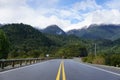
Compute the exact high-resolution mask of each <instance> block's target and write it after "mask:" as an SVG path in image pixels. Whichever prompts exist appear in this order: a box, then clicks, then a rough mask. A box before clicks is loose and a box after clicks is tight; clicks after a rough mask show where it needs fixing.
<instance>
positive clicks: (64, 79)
mask: <svg viewBox="0 0 120 80" xmlns="http://www.w3.org/2000/svg"><path fill="white" fill-rule="evenodd" d="M62 80H66V75H65V68H64V62H63V63H62Z"/></svg>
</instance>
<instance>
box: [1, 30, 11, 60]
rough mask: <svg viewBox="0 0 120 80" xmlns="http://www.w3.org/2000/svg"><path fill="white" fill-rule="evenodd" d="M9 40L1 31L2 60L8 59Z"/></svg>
mask: <svg viewBox="0 0 120 80" xmlns="http://www.w3.org/2000/svg"><path fill="white" fill-rule="evenodd" d="M9 47H10V45H9V40H8V38H7V37H6V35H5V33H4V32H3V31H2V30H0V59H6V58H7V56H8V52H9Z"/></svg>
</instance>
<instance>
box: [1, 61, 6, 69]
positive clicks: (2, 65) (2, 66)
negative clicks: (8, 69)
mask: <svg viewBox="0 0 120 80" xmlns="http://www.w3.org/2000/svg"><path fill="white" fill-rule="evenodd" d="M4 67H5V65H4V61H2V63H1V68H2V69H4Z"/></svg>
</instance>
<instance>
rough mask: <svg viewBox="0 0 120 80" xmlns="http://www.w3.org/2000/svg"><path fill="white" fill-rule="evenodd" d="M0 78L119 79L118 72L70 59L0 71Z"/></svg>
mask: <svg viewBox="0 0 120 80" xmlns="http://www.w3.org/2000/svg"><path fill="white" fill-rule="evenodd" d="M0 80H120V74H118V73H114V72H110V71H106V70H103V69H100V68H96V67H92V66H89V65H86V64H83V63H79V62H76V61H73V60H70V59H66V60H62V59H54V60H49V61H45V62H41V63H37V64H33V65H30V66H26V67H21V68H16V69H13V70H8V71H4V72H0Z"/></svg>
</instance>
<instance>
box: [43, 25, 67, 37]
mask: <svg viewBox="0 0 120 80" xmlns="http://www.w3.org/2000/svg"><path fill="white" fill-rule="evenodd" d="M41 31H42V32H43V33H47V34H54V35H66V33H65V32H64V31H63V30H62V29H60V28H59V27H58V26H57V25H50V26H48V27H47V28H45V29H43V30H41Z"/></svg>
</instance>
